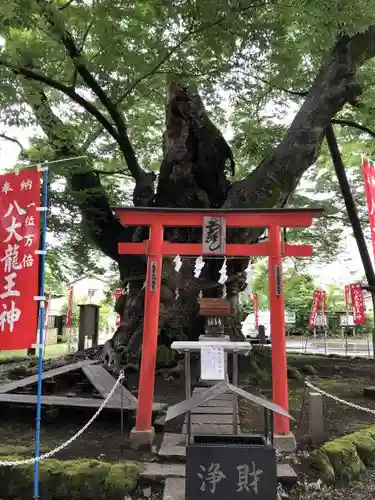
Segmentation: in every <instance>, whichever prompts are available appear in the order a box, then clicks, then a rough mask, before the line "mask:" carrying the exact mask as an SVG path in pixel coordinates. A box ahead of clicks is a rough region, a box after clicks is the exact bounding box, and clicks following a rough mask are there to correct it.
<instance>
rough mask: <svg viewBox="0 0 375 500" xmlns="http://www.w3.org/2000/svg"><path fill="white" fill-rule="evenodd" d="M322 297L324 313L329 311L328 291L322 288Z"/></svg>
mask: <svg viewBox="0 0 375 500" xmlns="http://www.w3.org/2000/svg"><path fill="white" fill-rule="evenodd" d="M320 298H321V304H322V313H323V314H325V313H326V312H327V292H326V291H325V290H320Z"/></svg>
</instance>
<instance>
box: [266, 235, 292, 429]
mask: <svg viewBox="0 0 375 500" xmlns="http://www.w3.org/2000/svg"><path fill="white" fill-rule="evenodd" d="M268 236H269V242H270V247H271V255H270V257H269V259H268V276H269V291H270V292H269V293H270V310H271V336H272V392H273V402H274V403H275V404H277V405H279V406H281V408H283V409H284V410H286V411H288V408H289V400H288V372H287V360H286V341H285V315H284V314H285V312H284V286H283V268H282V264H283V259H282V248H281V247H282V242H281V234H280V228H279V227H278V226H271V227H270V228H269V229H268ZM289 432H290V424H289V420H288V419H287V418H286V417H282V416H281V415H277V414H275V433H276V434H288V433H289Z"/></svg>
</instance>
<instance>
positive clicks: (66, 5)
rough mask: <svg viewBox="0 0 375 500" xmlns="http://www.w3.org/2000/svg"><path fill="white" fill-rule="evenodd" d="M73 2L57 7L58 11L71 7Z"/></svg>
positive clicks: (70, 0) (72, 0) (71, 0)
mask: <svg viewBox="0 0 375 500" xmlns="http://www.w3.org/2000/svg"><path fill="white" fill-rule="evenodd" d="M74 1H75V0H69V1H68V2H66V4H64V5H62V6H61V7H59V10H60V11H61V10H64V9H66V8H67V7H69V5H71V4H72V3H73V2H74Z"/></svg>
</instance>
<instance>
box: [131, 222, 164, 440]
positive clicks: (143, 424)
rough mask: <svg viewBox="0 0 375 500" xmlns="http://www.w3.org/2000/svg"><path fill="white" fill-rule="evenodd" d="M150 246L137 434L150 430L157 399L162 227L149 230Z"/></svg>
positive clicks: (158, 225) (153, 226) (136, 424)
mask: <svg viewBox="0 0 375 500" xmlns="http://www.w3.org/2000/svg"><path fill="white" fill-rule="evenodd" d="M149 238H150V239H149V242H148V258H147V274H146V287H145V309H144V320H143V344H142V359H141V372H140V376H139V388H138V408H137V416H136V422H135V428H136V430H137V431H145V430H148V429H151V425H152V404H153V399H154V386H155V369H156V351H157V345H158V330H159V310H160V284H161V267H162V263H163V259H162V255H161V248H162V242H163V226H162V225H161V224H159V223H154V224H152V225H151V227H150V237H149Z"/></svg>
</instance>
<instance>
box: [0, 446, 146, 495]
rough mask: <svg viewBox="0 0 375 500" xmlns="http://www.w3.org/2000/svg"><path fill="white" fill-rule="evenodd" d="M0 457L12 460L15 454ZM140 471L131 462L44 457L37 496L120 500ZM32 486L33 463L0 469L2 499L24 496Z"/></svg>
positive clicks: (135, 483) (136, 482)
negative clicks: (50, 458) (49, 458)
mask: <svg viewBox="0 0 375 500" xmlns="http://www.w3.org/2000/svg"><path fill="white" fill-rule="evenodd" d="M2 459H3V460H4V459H5V460H12V459H13V460H15V459H17V455H14V456H7V457H2ZM140 472H141V467H140V465H139V464H137V463H136V462H130V461H126V462H117V463H111V462H105V461H100V460H89V459H82V460H66V461H62V460H45V461H42V462H41V463H40V470H39V478H40V496H41V498H43V499H44V500H52V499H53V500H75V499H77V500H102V499H106V500H117V499H118V500H122V499H123V498H124V496H125V494H126V493H127V492H131V491H133V490H134V489H135V488H136V487H137V484H138V479H139V474H140ZM32 486H33V466H32V465H24V466H18V467H2V468H0V490H1V495H2V497H3V498H4V499H8V498H9V500H10V499H13V500H23V499H26V498H28V497H29V496H30V492H31V491H32Z"/></svg>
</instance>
